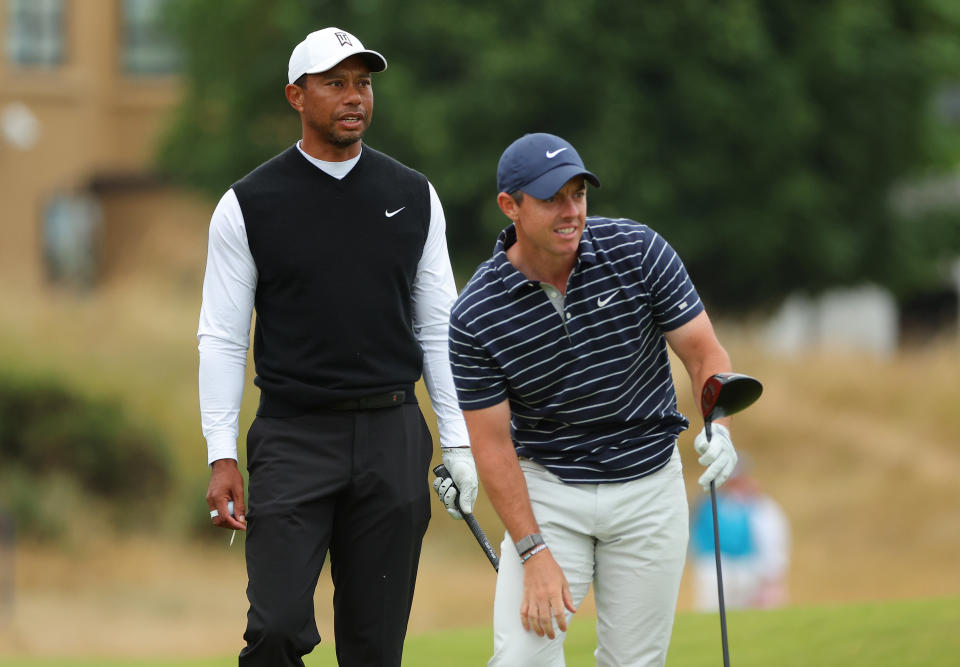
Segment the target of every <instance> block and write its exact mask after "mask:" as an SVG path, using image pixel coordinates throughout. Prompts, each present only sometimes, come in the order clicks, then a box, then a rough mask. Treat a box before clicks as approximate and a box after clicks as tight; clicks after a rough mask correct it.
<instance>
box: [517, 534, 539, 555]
mask: <svg viewBox="0 0 960 667" xmlns="http://www.w3.org/2000/svg"><path fill="white" fill-rule="evenodd" d="M541 544H543V538H542V537H541V536H540V533H531V534H529V535H527V536H526V537H524V538H523V539H521V540H519V541H517V542H515V543H514V546H515V547H517V554H518V555H520V556H522V555H523V554H525V553H526V552H528V551H530V550H531V549H532V548H534V547H536V546H539V545H541Z"/></svg>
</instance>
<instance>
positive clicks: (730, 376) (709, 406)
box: [700, 373, 763, 422]
mask: <svg viewBox="0 0 960 667" xmlns="http://www.w3.org/2000/svg"><path fill="white" fill-rule="evenodd" d="M761 393H763V385H762V384H760V381H759V380H757V379H756V378H752V377H750V376H749V375H744V374H743V373H717V374H716V375H711V376H710V377H709V378H708V379H707V381H706V382H704V383H703V391H702V392H701V394H700V411H701V412H702V413H703V419H704V421H706V422H712V421H713V420H714V419H720V418H721V417H727V416H729V415H732V414H733V413H735V412H740V411H741V410H743V409H745V408H747V407H749V406H750V405H751V404H752V403H753V402H754V401H756V400H757V399H758V398H760V394H761Z"/></svg>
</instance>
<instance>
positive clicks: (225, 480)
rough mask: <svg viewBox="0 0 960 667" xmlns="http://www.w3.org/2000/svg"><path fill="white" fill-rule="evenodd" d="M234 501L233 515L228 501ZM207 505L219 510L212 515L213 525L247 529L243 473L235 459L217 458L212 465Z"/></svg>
mask: <svg viewBox="0 0 960 667" xmlns="http://www.w3.org/2000/svg"><path fill="white" fill-rule="evenodd" d="M230 501H233V516H231V514H230V511H229V510H228V509H227V503H228V502H230ZM207 506H208V507H209V508H210V511H211V512H213V510H217V516H213V517H211V518H212V519H213V525H214V526H219V527H221V528H230V529H233V530H246V529H247V518H246V506H245V505H244V502H243V475H241V474H240V470H239V469H238V468H237V462H236V461H235V460H233V459H217V460H216V461H214V462H213V465H212V466H211V467H210V486H209V487H207Z"/></svg>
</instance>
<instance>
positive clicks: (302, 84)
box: [293, 74, 307, 90]
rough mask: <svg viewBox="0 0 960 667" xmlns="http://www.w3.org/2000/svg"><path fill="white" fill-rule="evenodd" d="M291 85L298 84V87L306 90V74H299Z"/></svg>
mask: <svg viewBox="0 0 960 667" xmlns="http://www.w3.org/2000/svg"><path fill="white" fill-rule="evenodd" d="M293 85H295V86H299V87H300V88H303V89H304V90H306V88H307V75H306V74H301V75H300V76H299V77H298V78H297V80H296V81H294V82H293Z"/></svg>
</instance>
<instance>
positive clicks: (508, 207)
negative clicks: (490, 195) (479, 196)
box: [497, 192, 520, 222]
mask: <svg viewBox="0 0 960 667" xmlns="http://www.w3.org/2000/svg"><path fill="white" fill-rule="evenodd" d="M497 206H499V207H500V210H501V211H503V214H504V215H505V216H507V217H508V218H510V219H511V220H513V221H514V222H516V221H517V217H518V216H519V214H520V210H519V209H520V207H519V206H518V205H517V202H516V200H515V199H514V198H513V197H512V196H511V195H508V194H507V193H506V192H501V193H500V194H498V195H497Z"/></svg>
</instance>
